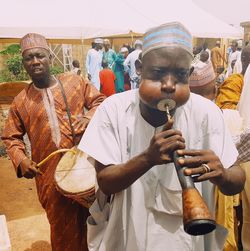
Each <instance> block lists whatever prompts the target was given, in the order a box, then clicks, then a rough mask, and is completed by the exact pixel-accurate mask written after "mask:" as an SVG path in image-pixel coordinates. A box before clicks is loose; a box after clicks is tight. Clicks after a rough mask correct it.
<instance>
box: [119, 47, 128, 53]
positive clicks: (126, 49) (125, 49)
mask: <svg viewBox="0 0 250 251" xmlns="http://www.w3.org/2000/svg"><path fill="white" fill-rule="evenodd" d="M120 52H121V53H124V52H128V48H127V47H122V48H121V50H120Z"/></svg>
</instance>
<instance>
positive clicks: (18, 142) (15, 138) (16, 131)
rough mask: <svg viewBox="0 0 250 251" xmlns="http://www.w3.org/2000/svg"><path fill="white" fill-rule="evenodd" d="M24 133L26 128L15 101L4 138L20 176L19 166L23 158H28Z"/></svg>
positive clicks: (10, 111) (7, 121)
mask: <svg viewBox="0 0 250 251" xmlns="http://www.w3.org/2000/svg"><path fill="white" fill-rule="evenodd" d="M24 134H25V128H24V125H23V122H22V120H21V118H20V114H19V113H18V110H17V108H16V104H15V101H14V102H13V103H12V105H11V108H10V110H9V116H8V119H7V120H6V124H5V128H4V130H3V135H2V140H3V142H4V144H5V146H6V149H7V153H8V155H9V157H10V159H11V161H12V163H13V165H14V167H15V169H16V172H17V175H18V177H21V174H20V173H19V172H18V166H19V164H20V163H21V161H22V160H24V159H25V158H27V156H26V154H25V143H24V142H23V136H24Z"/></svg>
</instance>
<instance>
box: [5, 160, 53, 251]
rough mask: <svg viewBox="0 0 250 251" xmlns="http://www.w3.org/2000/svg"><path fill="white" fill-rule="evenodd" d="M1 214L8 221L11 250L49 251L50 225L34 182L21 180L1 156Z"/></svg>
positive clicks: (7, 161) (9, 163)
mask: <svg viewBox="0 0 250 251" xmlns="http://www.w3.org/2000/svg"><path fill="white" fill-rule="evenodd" d="M0 214H4V215H5V216H6V219H7V225H8V231H9V235H10V241H11V245H12V251H50V250H51V248H50V244H49V224H48V221H47V218H46V216H45V212H44V210H43V208H42V207H41V206H40V203H39V201H38V198H37V194H36V187H35V181H34V180H28V179H24V178H21V179H18V178H17V177H16V174H15V171H14V168H13V167H12V164H11V162H10V161H9V160H7V159H4V158H1V157H0Z"/></svg>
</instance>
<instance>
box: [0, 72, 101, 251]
mask: <svg viewBox="0 0 250 251" xmlns="http://www.w3.org/2000/svg"><path fill="white" fill-rule="evenodd" d="M57 78H58V79H60V81H61V83H62V85H63V86H64V90H65V94H66V97H67V101H68V104H69V108H70V112H71V115H72V121H73V123H74V121H75V120H76V118H79V117H80V116H82V115H84V117H85V118H87V119H90V118H91V117H92V116H93V114H94V112H95V110H96V108H97V106H98V105H99V104H100V103H101V102H102V101H103V100H104V96H103V95H102V94H100V93H99V92H98V91H97V90H96V89H95V87H94V86H93V85H92V84H90V83H88V82H85V81H84V80H83V79H82V78H81V77H79V76H77V75H75V74H62V75H59V76H57ZM84 107H85V108H86V109H87V110H88V111H87V112H86V113H84ZM26 132H27V134H28V137H29V140H30V143H31V154H32V160H33V161H34V162H36V163H39V162H40V161H41V160H43V159H44V158H45V157H47V156H48V155H49V154H50V153H52V152H53V151H55V150H57V149H61V148H71V147H72V146H73V140H72V133H71V129H70V125H69V120H68V116H67V112H66V106H65V102H64V100H63V96H62V93H61V89H60V87H59V84H58V83H57V84H56V85H54V86H52V87H50V88H45V89H39V88H36V87H35V85H34V84H33V83H31V84H30V85H29V86H28V87H27V88H26V89H24V90H23V91H22V92H20V93H19V94H18V95H17V96H16V97H15V99H14V101H13V103H12V105H11V108H10V111H9V117H8V119H7V121H6V126H5V129H4V131H3V135H2V139H3V141H4V143H5V145H6V148H7V153H8V155H9V157H10V159H11V160H12V162H13V165H14V167H15V169H16V172H17V176H18V177H21V173H20V170H19V164H20V162H21V161H22V160H23V159H24V158H26V153H25V145H24V142H23V135H24V134H25V133H26ZM82 134H83V130H78V131H76V136H77V141H79V140H80V138H81V136H82ZM61 156H62V155H60V154H59V155H56V156H55V157H53V158H52V159H50V160H49V161H48V162H46V164H44V165H43V166H41V168H40V169H41V171H42V172H43V173H44V174H43V175H37V176H36V178H35V179H36V185H37V193H38V197H39V200H40V202H41V204H42V206H43V208H44V209H45V211H46V213H47V217H48V220H49V223H50V227H51V245H52V249H53V250H58V251H73V250H75V251H81V250H87V243H86V223H85V222H86V218H87V216H88V209H86V208H83V207H82V206H81V205H80V204H78V203H77V202H74V201H72V200H71V199H68V198H66V197H64V196H63V195H62V194H60V193H59V192H58V191H57V190H56V187H55V184H54V172H55V169H56V166H57V164H58V162H59V160H60V158H61Z"/></svg>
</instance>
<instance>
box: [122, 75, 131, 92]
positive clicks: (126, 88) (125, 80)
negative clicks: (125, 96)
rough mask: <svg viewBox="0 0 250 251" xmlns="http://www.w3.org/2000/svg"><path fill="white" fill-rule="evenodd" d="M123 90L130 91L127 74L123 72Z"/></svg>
mask: <svg viewBox="0 0 250 251" xmlns="http://www.w3.org/2000/svg"><path fill="white" fill-rule="evenodd" d="M124 90H125V91H128V90H131V84H130V79H129V74H128V73H127V72H124Z"/></svg>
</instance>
